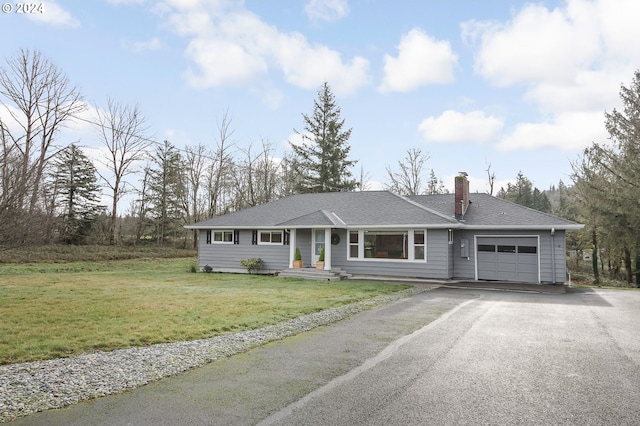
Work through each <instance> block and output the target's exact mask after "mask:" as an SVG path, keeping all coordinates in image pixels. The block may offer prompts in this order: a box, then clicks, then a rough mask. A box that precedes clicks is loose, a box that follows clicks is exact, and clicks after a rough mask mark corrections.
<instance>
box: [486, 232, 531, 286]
mask: <svg viewBox="0 0 640 426" xmlns="http://www.w3.org/2000/svg"><path fill="white" fill-rule="evenodd" d="M477 244H478V245H477V247H476V249H477V251H476V253H478V260H477V262H478V279H479V280H500V281H520V282H528V283H538V282H539V280H538V269H539V268H538V250H539V247H538V238H536V237H478V238H477Z"/></svg>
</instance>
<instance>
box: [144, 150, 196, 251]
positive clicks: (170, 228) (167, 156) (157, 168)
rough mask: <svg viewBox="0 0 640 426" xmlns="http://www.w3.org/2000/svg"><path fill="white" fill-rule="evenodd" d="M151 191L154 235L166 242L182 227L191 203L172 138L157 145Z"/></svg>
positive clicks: (150, 182) (149, 192)
mask: <svg viewBox="0 0 640 426" xmlns="http://www.w3.org/2000/svg"><path fill="white" fill-rule="evenodd" d="M151 162H152V165H151V169H150V170H149V183H148V185H149V186H148V189H147V191H148V194H149V199H150V204H151V205H150V206H149V209H150V212H151V214H152V216H153V222H154V229H155V232H154V233H155V239H156V241H157V243H158V244H164V243H165V242H166V240H167V238H168V237H171V236H172V235H175V234H176V232H177V231H180V230H181V225H182V222H183V218H184V217H185V214H186V209H187V208H188V204H187V202H186V182H185V175H184V170H185V166H184V161H183V159H182V156H181V155H180V153H179V152H178V150H177V149H176V148H175V147H174V146H173V145H172V144H171V143H170V142H169V141H164V144H162V145H160V146H158V147H157V148H156V151H155V153H154V155H153V156H152V159H151Z"/></svg>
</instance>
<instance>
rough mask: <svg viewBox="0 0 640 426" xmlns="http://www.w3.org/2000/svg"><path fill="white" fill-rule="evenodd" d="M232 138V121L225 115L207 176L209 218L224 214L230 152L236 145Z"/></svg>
mask: <svg viewBox="0 0 640 426" xmlns="http://www.w3.org/2000/svg"><path fill="white" fill-rule="evenodd" d="M232 136H233V130H232V129H231V119H230V118H229V115H228V113H225V114H224V116H223V117H222V121H221V122H219V123H218V138H219V139H218V143H217V148H216V151H215V152H214V153H213V160H212V161H211V164H210V165H209V171H208V174H207V178H208V179H207V192H208V195H209V196H208V198H209V216H217V215H219V214H221V213H224V208H223V207H222V205H223V204H224V203H223V202H221V198H223V197H224V194H225V192H227V189H228V188H225V187H226V186H227V185H226V183H227V180H228V179H229V175H230V172H231V164H232V159H231V156H230V154H229V150H230V149H231V147H232V146H233V145H234V144H233V142H232V141H231V137H232Z"/></svg>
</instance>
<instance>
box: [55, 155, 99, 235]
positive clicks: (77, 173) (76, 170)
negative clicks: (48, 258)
mask: <svg viewBox="0 0 640 426" xmlns="http://www.w3.org/2000/svg"><path fill="white" fill-rule="evenodd" d="M97 182H98V178H97V176H96V169H95V167H94V165H93V163H92V162H91V161H90V160H89V158H87V156H86V155H85V154H84V153H83V152H82V150H80V149H79V148H78V147H77V146H76V145H74V144H71V145H69V146H68V147H67V148H66V149H64V150H63V151H61V152H60V154H59V155H58V160H57V162H56V173H55V186H56V189H57V191H56V192H57V205H58V209H59V210H60V211H61V214H60V216H59V223H60V227H59V233H60V240H61V241H62V242H64V243H67V244H81V243H83V242H84V241H85V238H86V237H87V236H88V235H89V234H90V232H91V230H92V227H93V224H94V222H95V220H96V219H97V217H98V215H99V214H100V213H101V212H102V211H103V210H104V206H101V205H99V202H100V195H101V191H100V186H99V185H98V183H97Z"/></svg>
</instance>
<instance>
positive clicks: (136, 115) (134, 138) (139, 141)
mask: <svg viewBox="0 0 640 426" xmlns="http://www.w3.org/2000/svg"><path fill="white" fill-rule="evenodd" d="M97 121H98V123H97V126H98V134H99V137H100V140H101V142H102V144H103V145H104V146H105V147H106V148H107V152H108V155H109V156H108V158H106V159H105V160H104V161H102V164H103V165H104V166H105V167H106V168H107V169H108V170H109V172H110V173H111V176H109V175H103V174H101V175H100V177H101V178H102V179H103V180H104V182H105V184H106V185H107V187H108V188H109V189H110V190H111V197H112V205H111V229H110V230H109V243H110V244H115V243H116V222H117V216H118V201H120V199H121V198H122V196H123V195H124V194H125V193H126V191H127V185H126V181H125V180H124V178H125V177H126V176H127V175H129V174H130V173H133V172H134V171H135V170H134V166H135V164H136V163H137V162H138V161H140V160H142V159H144V157H145V156H146V155H147V149H148V148H149V145H150V144H151V142H150V140H149V139H148V138H147V136H146V132H147V130H148V128H147V125H146V118H145V117H144V116H143V115H142V113H141V112H140V109H139V107H138V105H135V106H133V107H130V106H127V105H122V104H120V103H118V102H116V101H114V100H113V99H109V101H108V107H107V111H99V112H98V119H97Z"/></svg>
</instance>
